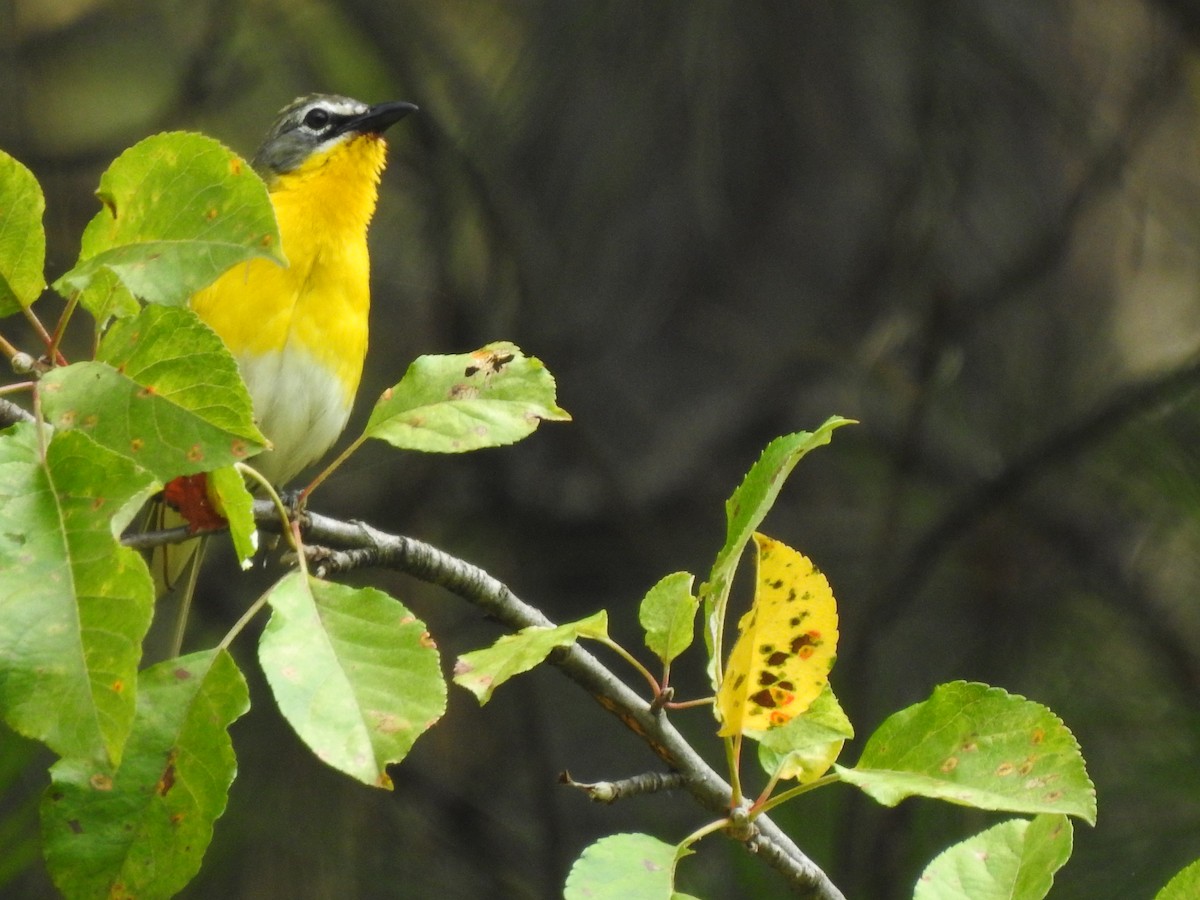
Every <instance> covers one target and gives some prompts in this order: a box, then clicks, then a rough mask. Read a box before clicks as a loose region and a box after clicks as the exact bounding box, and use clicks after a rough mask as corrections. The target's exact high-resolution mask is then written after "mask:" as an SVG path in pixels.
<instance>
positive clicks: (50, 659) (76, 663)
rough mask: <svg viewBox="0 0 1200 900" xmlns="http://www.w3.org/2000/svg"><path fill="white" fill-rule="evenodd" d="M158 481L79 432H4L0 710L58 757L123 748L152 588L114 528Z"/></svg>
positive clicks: (114, 754) (24, 428)
mask: <svg viewBox="0 0 1200 900" xmlns="http://www.w3.org/2000/svg"><path fill="white" fill-rule="evenodd" d="M158 487H159V485H158V484H156V483H155V481H154V480H153V478H151V476H150V474H149V473H147V472H145V471H143V470H142V469H139V468H138V467H137V466H135V465H134V464H133V463H131V462H130V461H129V460H127V459H125V458H124V457H121V456H118V455H117V454H115V453H112V452H110V451H108V450H105V449H104V448H103V447H100V446H98V445H97V444H96V443H95V442H93V441H92V440H90V439H89V438H87V437H86V436H85V435H82V434H78V433H76V432H65V433H62V432H60V433H57V434H54V435H53V437H52V438H51V439H50V441H49V445H48V446H47V448H46V457H45V459H44V460H43V459H42V458H41V457H40V454H39V452H38V441H37V432H36V430H35V428H34V426H33V425H26V424H21V425H16V426H14V427H13V428H11V429H9V430H7V431H6V432H4V433H2V434H0V572H3V577H0V712H2V713H3V716H4V719H5V720H6V721H7V722H8V723H9V725H11V726H12V728H13V729H14V730H15V731H17V732H19V733H20V734H23V735H25V736H26V737H31V738H35V739H37V740H39V741H43V742H45V743H46V744H47V745H49V747H50V749H52V750H53V751H54V752H55V753H57V754H59V755H60V756H77V757H105V756H106V757H107V758H108V759H111V760H113V761H114V762H115V761H118V760H119V759H120V757H121V748H122V747H123V746H124V744H125V739H126V736H127V735H128V733H129V728H130V725H131V723H132V722H133V714H134V704H135V699H136V684H137V666H138V660H139V659H140V657H141V651H142V639H143V637H144V636H145V634H146V631H147V629H148V628H149V627H150V615H151V607H152V604H153V601H154V592H153V588H152V586H151V581H150V575H149V573H148V572H147V571H146V564H145V563H144V562H143V561H142V558H141V557H140V556H139V555H138V554H137V553H135V552H134V551H133V550H130V549H128V548H125V547H122V546H121V544H120V541H119V540H118V537H119V535H120V532H121V530H122V529H123V528H124V527H125V525H127V524H128V523H129V521H130V519H131V518H132V517H133V515H134V514H135V513H136V511H137V509H138V507H139V506H141V504H142V503H143V502H144V501H145V500H146V499H147V498H148V497H149V496H150V494H152V493H153V492H154V491H155V490H156V489H157V488H158Z"/></svg>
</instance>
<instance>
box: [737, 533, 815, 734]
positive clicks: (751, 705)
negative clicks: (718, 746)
mask: <svg viewBox="0 0 1200 900" xmlns="http://www.w3.org/2000/svg"><path fill="white" fill-rule="evenodd" d="M754 542H755V546H756V548H757V550H758V574H757V583H756V587H755V593H754V604H753V606H751V608H750V611H749V612H748V613H746V615H745V616H743V617H742V620H741V622H739V623H738V639H737V642H736V643H735V644H734V646H733V652H732V653H730V655H729V660H728V662H727V663H726V666H725V676H724V678H723V680H722V681H721V686H720V688H719V689H718V691H717V705H716V710H717V716H718V718H719V719H720V720H721V729H720V731H719V734H720V735H721V736H722V737H728V736H731V735H735V734H740V733H742V732H746V731H766V730H767V729H769V728H774V727H777V726H779V725H783V724H784V723H786V722H788V721H790V720H791V719H792V718H793V717H795V716H797V715H799V714H800V713H802V712H804V711H805V710H806V709H808V707H809V706H810V705H812V702H813V701H814V700H816V699H817V697H818V696H820V694H821V691H823V690H824V689H825V685H826V684H828V683H829V670H830V668H832V666H833V661H834V658H835V656H836V654H837V638H838V631H837V626H838V619H837V605H836V603H835V602H834V599H833V592H832V591H831V590H830V588H829V582H828V581H826V580H825V576H824V575H822V574H821V573H820V572H818V571H817V569H816V568H815V567H814V566H813V564H812V562H811V561H810V560H809V559H808V558H807V557H806V556H804V555H803V554H801V553H799V552H797V551H795V550H793V549H792V548H791V547H788V546H787V545H786V544H781V543H780V542H779V541H775V540H772V539H771V538H769V537H766V536H764V535H761V534H757V533H756V534H755V535H754Z"/></svg>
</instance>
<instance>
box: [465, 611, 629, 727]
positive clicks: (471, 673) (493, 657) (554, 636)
mask: <svg viewBox="0 0 1200 900" xmlns="http://www.w3.org/2000/svg"><path fill="white" fill-rule="evenodd" d="M581 637H588V638H596V639H603V638H607V637H608V613H606V612H605V611H604V610H600V612H598V613H595V614H593V615H590V616H588V617H587V618H586V619H580V620H579V621H578V622H568V623H567V624H566V625H557V626H555V627H553V628H546V627H543V626H540V625H531V626H530V627H529V628H522V629H521V630H520V631H518V632H517V633H516V634H506V635H504V636H503V637H501V638H500V639H499V640H497V641H496V643H494V644H492V646H490V647H485V648H484V649H482V650H473V651H471V652H470V653H464V654H463V655H462V656H460V657H459V658H458V663H457V664H456V665H455V666H454V683H455V684H457V685H458V686H459V687H464V688H466V689H467V690H468V691H470V692H471V693H472V694H474V695H475V697H476V698H477V699H478V700H479V705H480V706H482V705H483V704H485V703H487V702H488V700H490V699H491V697H492V691H494V690H495V689H496V688H498V687H499V686H500V685H502V684H504V682H506V681H508V679H510V678H512V677H513V676H515V675H520V674H521V673H522V672H528V671H529V670H530V669H532V668H533V667H534V666H536V665H539V664H540V663H541V662H542V661H543V660H544V659H545V658H546V657H547V656H549V655H550V652H551V651H552V650H555V649H556V648H558V647H570V646H571V645H572V644H574V643H575V642H576V641H577V640H578V639H579V638H581Z"/></svg>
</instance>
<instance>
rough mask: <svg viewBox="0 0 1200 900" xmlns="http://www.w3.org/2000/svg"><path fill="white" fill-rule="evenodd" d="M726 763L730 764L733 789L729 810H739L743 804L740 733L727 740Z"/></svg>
mask: <svg viewBox="0 0 1200 900" xmlns="http://www.w3.org/2000/svg"><path fill="white" fill-rule="evenodd" d="M725 761H726V762H727V763H728V764H729V786H730V787H731V788H732V789H733V790H732V791H731V792H730V794H731V796H730V800H729V808H730V809H737V807H739V806H740V805H741V803H742V775H741V772H740V771H739V769H741V765H742V735H741V733H740V732H739V733H738V734H735V735H734V736H733V737H731V738H726V739H725Z"/></svg>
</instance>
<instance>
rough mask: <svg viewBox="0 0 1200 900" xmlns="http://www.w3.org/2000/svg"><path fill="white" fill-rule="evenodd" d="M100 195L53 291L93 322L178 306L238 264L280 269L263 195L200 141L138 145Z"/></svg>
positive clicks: (228, 157)
mask: <svg viewBox="0 0 1200 900" xmlns="http://www.w3.org/2000/svg"><path fill="white" fill-rule="evenodd" d="M235 163H236V164H235ZM97 195H98V196H99V198H100V201H101V203H102V204H103V209H101V210H100V211H99V212H98V213H96V215H95V217H94V218H93V219H92V221H91V222H89V223H88V226H87V228H86V229H84V233H83V240H82V247H81V249H80V253H79V261H78V262H77V263H76V264H75V267H74V268H73V269H71V270H70V271H69V272H67V273H66V274H65V275H63V276H62V277H61V278H59V279H58V281H56V282H55V283H54V289H55V290H56V291H58V292H59V293H61V294H62V295H63V296H68V297H69V296H71V295H74V294H78V296H79V300H80V302H81V303H82V304H83V306H84V308H85V309H87V310H88V311H89V312H91V313H92V315H94V316H95V317H96V319H97V320H98V321H101V322H103V321H104V320H105V319H107V318H108V316H109V315H113V314H117V315H128V314H130V313H132V312H136V311H137V304H136V302H135V301H133V299H132V298H133V297H140V298H142V299H143V300H148V301H150V302H153V303H166V304H172V305H176V306H182V305H183V304H184V303H186V302H187V299H188V297H190V296H191V295H192V294H193V293H195V292H196V291H197V290H199V289H200V288H202V287H204V286H205V285H208V284H210V283H211V282H212V281H214V280H215V279H216V278H217V276H219V275H220V274H221V273H222V272H224V271H225V270H226V269H228V268H230V267H231V266H233V265H235V264H237V263H239V262H244V261H247V260H250V259H255V258H258V257H265V258H267V259H271V260H273V261H275V262H277V263H280V264H283V262H284V258H283V254H282V253H280V252H279V228H278V226H277V225H276V223H275V212H274V208H273V207H272V205H271V200H270V198H269V197H268V196H267V188H266V185H265V184H263V182H262V179H261V178H259V177H258V175H257V174H255V172H254V171H253V170H252V169H251V168H250V167H249V166H243V165H242V164H241V161H240V160H239V159H238V158H237V156H236V155H234V154H233V153H232V152H231V151H230V150H228V149H227V148H225V147H223V146H222V145H221V144H220V143H218V142H217V141H215V140H213V139H212V138H209V137H205V136H204V135H200V134H188V133H185V132H173V133H168V134H156V135H153V136H152V137H148V138H146V139H145V140H143V141H141V142H139V143H137V144H135V145H134V146H133V147H130V148H129V149H128V150H126V151H125V152H124V153H122V154H121V155H120V156H119V157H117V159H116V160H115V161H114V162H113V164H112V165H111V166H109V168H108V170H107V171H106V172H105V173H104V174H103V175H102V176H101V178H100V187H99V190H98V191H97Z"/></svg>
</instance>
